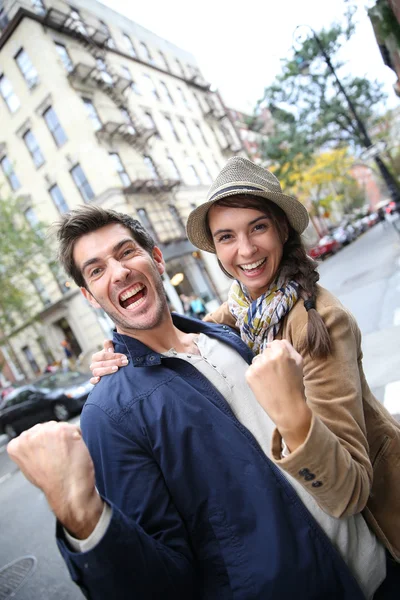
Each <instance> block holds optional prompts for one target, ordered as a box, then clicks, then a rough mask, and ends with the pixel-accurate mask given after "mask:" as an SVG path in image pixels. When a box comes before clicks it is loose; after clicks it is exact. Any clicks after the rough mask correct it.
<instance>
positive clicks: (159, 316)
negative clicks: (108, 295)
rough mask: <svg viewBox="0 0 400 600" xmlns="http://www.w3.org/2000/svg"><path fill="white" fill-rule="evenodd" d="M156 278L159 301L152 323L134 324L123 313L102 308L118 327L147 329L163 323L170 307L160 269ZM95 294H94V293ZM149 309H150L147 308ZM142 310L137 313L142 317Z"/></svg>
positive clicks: (157, 299)
mask: <svg viewBox="0 0 400 600" xmlns="http://www.w3.org/2000/svg"><path fill="white" fill-rule="evenodd" d="M155 275H156V276H155V278H154V283H155V296H156V302H157V311H156V314H155V315H154V318H153V320H152V321H151V323H146V324H144V323H143V324H140V323H139V324H137V325H133V324H132V323H129V322H128V321H124V320H123V319H122V318H121V315H120V314H119V313H117V312H114V311H111V310H106V309H105V308H103V306H102V309H103V310H104V312H105V313H106V315H108V317H109V318H110V319H111V321H112V322H113V323H114V324H115V325H116V326H117V327H121V328H122V329H125V330H128V331H132V332H133V331H146V330H149V329H154V328H155V327H158V325H160V324H161V322H162V321H163V318H164V316H165V314H166V312H168V313H169V309H168V303H167V295H166V293H165V289H164V286H163V283H162V278H161V275H160V274H159V273H158V271H156V273H155ZM92 295H93V294H92ZM93 298H95V296H93ZM95 300H96V301H97V302H98V304H100V306H101V303H100V302H99V301H98V300H97V298H95ZM147 310H148V309H147ZM140 314H141V313H140V311H139V312H138V313H137V314H136V316H137V317H140Z"/></svg>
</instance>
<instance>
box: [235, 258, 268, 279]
mask: <svg viewBox="0 0 400 600" xmlns="http://www.w3.org/2000/svg"><path fill="white" fill-rule="evenodd" d="M266 262H267V259H266V258H261V259H260V260H257V261H256V262H254V263H249V264H248V265H239V267H240V269H242V271H244V272H245V273H246V274H247V275H252V274H253V273H257V271H259V270H260V269H261V268H262V267H263V266H264V264H265V263H266Z"/></svg>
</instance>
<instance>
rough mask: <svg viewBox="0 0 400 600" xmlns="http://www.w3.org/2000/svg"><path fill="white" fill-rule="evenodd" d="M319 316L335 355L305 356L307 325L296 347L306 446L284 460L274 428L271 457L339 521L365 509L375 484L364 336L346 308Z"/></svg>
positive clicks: (323, 312)
mask: <svg viewBox="0 0 400 600" xmlns="http://www.w3.org/2000/svg"><path fill="white" fill-rule="evenodd" d="M319 312H320V314H321V316H322V318H323V319H324V321H325V324H326V325H327V327H328V330H329V333H330V336H331V340H332V350H333V351H332V354H331V355H330V356H328V357H327V358H324V359H313V358H311V357H310V355H309V354H308V353H306V352H304V351H303V352H302V348H303V347H304V339H305V336H306V327H307V326H305V327H304V329H303V331H302V335H301V336H300V338H301V339H300V341H299V343H298V344H295V345H296V346H297V347H296V349H297V350H298V351H299V352H300V353H301V354H302V355H303V361H304V362H303V365H304V385H305V393H306V398H307V403H308V405H309V406H310V408H311V410H312V413H313V416H312V422H311V427H310V430H309V433H308V436H307V438H306V440H305V441H304V443H303V444H302V445H301V446H299V447H298V448H297V449H296V450H295V451H294V452H293V453H291V454H290V455H289V456H287V457H284V458H281V448H282V438H281V436H280V435H279V432H278V431H277V430H275V432H274V436H273V441H272V456H273V458H274V460H275V462H276V464H278V465H279V466H280V467H281V468H282V469H284V470H285V471H286V472H287V473H289V474H290V475H292V476H293V477H294V478H295V479H296V480H298V481H299V482H300V483H301V484H302V485H303V486H304V487H305V488H306V489H307V491H308V492H309V493H310V494H312V495H313V496H314V497H315V499H316V501H317V502H318V504H319V506H320V507H321V508H322V509H323V510H324V511H325V512H327V513H328V514H330V515H332V516H334V517H337V518H340V517H345V516H350V515H353V514H356V513H359V512H361V511H362V510H363V509H364V507H365V505H366V503H367V500H368V497H369V494H370V491H371V484H372V466H371V462H370V459H369V453H368V452H369V448H368V442H367V437H366V428H365V420H364V412H363V402H362V386H361V379H360V371H359V361H360V360H361V350H360V344H361V334H360V331H359V328H358V326H357V324H356V322H355V320H354V318H353V317H352V316H351V315H350V314H349V313H348V312H347V311H346V310H345V309H343V308H342V307H329V308H323V309H322V310H319Z"/></svg>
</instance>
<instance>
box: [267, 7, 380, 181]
mask: <svg viewBox="0 0 400 600" xmlns="http://www.w3.org/2000/svg"><path fill="white" fill-rule="evenodd" d="M353 13H354V10H353V9H352V7H349V8H348V11H347V14H346V22H345V23H344V24H340V23H334V24H333V25H331V27H330V28H329V29H326V30H325V29H324V30H322V31H320V32H319V33H318V34H317V36H315V35H311V36H309V37H307V38H306V39H304V40H303V41H300V42H298V43H296V49H293V52H292V53H291V55H290V56H289V57H288V58H287V59H284V60H283V62H282V73H281V74H279V75H278V76H277V77H276V78H275V81H274V82H273V83H272V85H270V86H269V87H267V88H266V89H265V92H264V96H263V98H262V99H261V100H260V101H259V102H258V103H257V107H256V110H255V115H257V114H258V112H259V111H260V110H261V109H262V108H263V107H264V106H268V107H269V109H270V110H271V113H272V115H273V118H274V121H275V132H274V134H273V135H271V136H270V138H269V140H268V141H266V142H265V143H264V146H263V154H264V157H265V159H266V161H268V162H269V163H275V164H276V165H277V168H276V171H275V172H276V175H277V177H278V178H279V179H281V180H283V181H284V182H286V183H287V184H288V185H291V184H292V183H293V177H292V175H291V169H292V167H293V166H296V167H297V169H299V167H304V166H307V165H309V164H310V163H311V162H312V159H313V156H314V154H315V153H316V152H318V151H321V150H322V151H327V150H329V149H334V148H340V147H343V146H349V147H350V148H352V149H356V148H357V147H359V146H364V145H365V139H364V138H363V134H362V132H361V131H360V127H359V124H358V123H357V121H356V119H355V118H354V116H353V115H352V114H351V111H349V107H348V103H347V102H346V99H345V98H344V96H343V95H342V94H341V93H340V92H339V91H338V87H337V82H336V80H335V77H334V75H333V73H332V72H331V70H330V68H329V67H328V64H327V62H326V56H328V57H329V60H330V61H331V64H332V66H333V67H334V69H335V70H336V71H338V72H340V69H341V67H342V64H341V63H340V62H339V60H338V58H337V55H338V53H339V51H340V49H341V47H342V45H343V43H344V42H346V41H347V40H348V39H349V38H350V36H351V35H352V33H353V31H354V23H353ZM321 47H322V48H323V50H324V52H325V54H326V56H325V57H324V56H323V53H322V50H321ZM340 73H341V72H340ZM340 79H341V83H342V85H343V87H344V88H345V90H346V93H347V95H348V97H349V99H350V100H351V102H352V103H353V105H354V107H355V109H356V111H357V114H358V116H359V117H360V119H361V120H362V121H363V123H365V124H366V125H368V124H369V123H370V122H371V120H372V118H373V117H374V113H375V111H376V107H377V105H378V104H379V103H380V102H382V100H383V99H384V98H385V94H384V93H383V92H382V90H381V86H380V85H379V84H378V83H377V82H371V81H369V80H367V79H365V78H360V77H351V76H349V75H347V76H344V75H343V74H342V73H341V74H340Z"/></svg>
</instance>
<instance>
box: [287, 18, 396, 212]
mask: <svg viewBox="0 0 400 600" xmlns="http://www.w3.org/2000/svg"><path fill="white" fill-rule="evenodd" d="M304 27H307V29H308V30H309V31H311V33H312V35H313V37H314V39H315V41H316V43H317V45H318V48H319V49H320V51H321V54H322V56H323V57H324V59H325V62H326V64H327V66H328V69H329V70H330V72H331V73H332V75H333V77H334V78H335V81H336V84H337V86H338V88H339V90H340V91H341V93H342V94H343V96H344V97H345V98H346V101H347V104H348V105H349V109H350V112H351V113H352V115H353V117H354V119H355V121H356V123H357V127H358V131H359V133H360V137H361V140H362V143H363V144H364V146H365V147H366V148H370V147H371V146H372V140H371V138H370V137H369V134H368V131H367V129H366V127H365V125H364V123H363V122H362V120H361V119H360V117H359V115H358V114H357V111H356V108H355V106H354V104H353V102H352V101H351V99H350V98H349V97H348V95H347V93H346V90H345V89H344V87H343V85H342V83H341V81H340V79H339V77H338V76H337V74H336V71H335V69H334V67H333V65H332V63H331V59H330V57H329V54H328V53H327V52H326V50H325V48H324V45H323V44H322V42H321V40H320V38H319V37H318V35H317V33H316V32H315V31H314V29H313V28H312V27H311V26H310V25H299V26H298V27H296V29H295V32H294V37H295V39H296V31H297V32H298V31H299V29H301V28H304ZM299 37H300V36H298V38H297V41H298V40H299ZM374 160H375V162H376V164H377V166H378V168H379V171H380V172H381V175H382V177H383V180H384V181H385V183H386V185H387V188H388V190H389V193H390V196H391V198H392V200H394V202H396V204H398V203H400V189H399V186H398V184H397V181H396V179H395V178H394V177H393V175H392V174H391V172H390V171H389V169H388V168H387V166H386V165H385V163H384V162H383V160H382V159H381V157H380V156H379V154H377V155H376V156H375V157H374Z"/></svg>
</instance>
